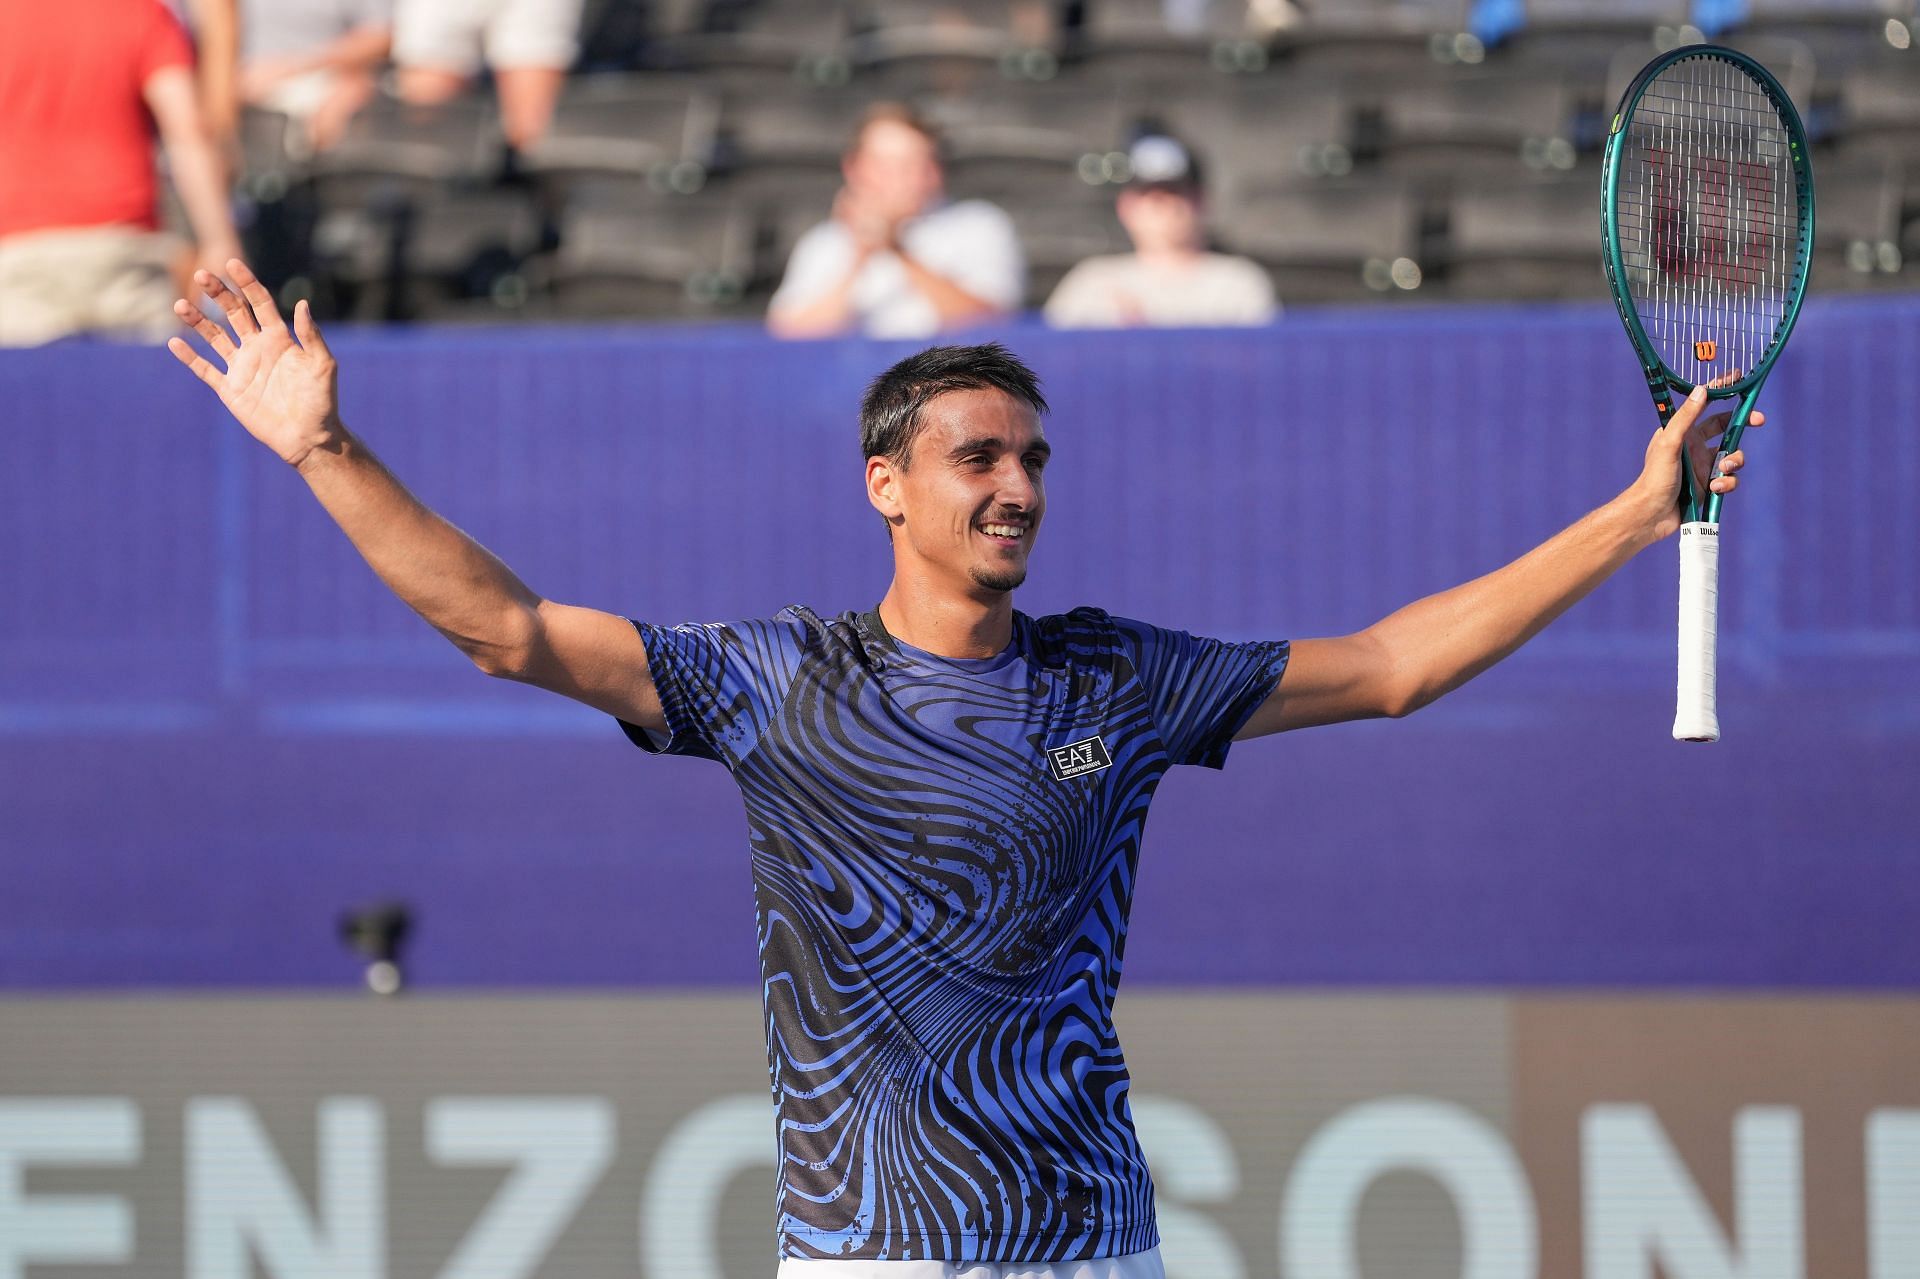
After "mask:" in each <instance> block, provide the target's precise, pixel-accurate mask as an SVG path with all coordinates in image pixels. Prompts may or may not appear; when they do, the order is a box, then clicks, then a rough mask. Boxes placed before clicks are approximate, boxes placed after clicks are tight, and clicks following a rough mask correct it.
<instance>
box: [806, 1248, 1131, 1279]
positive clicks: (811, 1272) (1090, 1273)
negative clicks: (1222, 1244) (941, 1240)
mask: <svg viewBox="0 0 1920 1279" xmlns="http://www.w3.org/2000/svg"><path fill="white" fill-rule="evenodd" d="M780 1279H1167V1272H1166V1269H1165V1268H1164V1267H1163V1266H1162V1265H1161V1264H1160V1250H1159V1249H1158V1248H1150V1249H1148V1250H1147V1251H1146V1252H1135V1253H1130V1254H1128V1255H1127V1256H1124V1257H1102V1258H1100V1259H1099V1260H1098V1261H1026V1262H1014V1263H1011V1264H1004V1263H994V1262H977V1263H974V1264H972V1265H965V1264H962V1265H955V1264H951V1263H948V1262H944V1261H839V1260H833V1261H809V1260H802V1259H801V1258H798V1257H782V1258H781V1259H780Z"/></svg>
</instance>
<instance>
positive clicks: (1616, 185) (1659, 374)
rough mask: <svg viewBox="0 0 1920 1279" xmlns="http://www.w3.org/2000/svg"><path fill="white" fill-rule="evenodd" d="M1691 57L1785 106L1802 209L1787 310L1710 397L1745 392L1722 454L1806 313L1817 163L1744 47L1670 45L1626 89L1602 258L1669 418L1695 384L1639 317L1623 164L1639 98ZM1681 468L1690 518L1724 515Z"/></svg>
mask: <svg viewBox="0 0 1920 1279" xmlns="http://www.w3.org/2000/svg"><path fill="white" fill-rule="evenodd" d="M1690 58H1713V59H1717V60H1719V61H1722V62H1730V63H1732V64H1733V65H1734V66H1736V67H1738V68H1739V69H1740V70H1741V71H1743V72H1745V73H1746V74H1748V75H1749V76H1751V77H1752V78H1753V79H1754V81H1755V82H1757V83H1758V84H1759V86H1760V88H1761V89H1762V91H1763V92H1765V93H1766V95H1767V97H1768V99H1769V100H1771V101H1772V103H1773V105H1774V107H1775V108H1776V109H1777V110H1778V111H1779V112H1780V118H1781V120H1782V122H1783V123H1784V124H1785V125H1786V131H1787V154H1788V157H1789V160H1790V162H1791V165H1792V168H1793V184H1794V197H1795V202H1796V204H1797V206H1798V211H1799V217H1798V223H1799V225H1798V228H1797V234H1796V240H1797V243H1796V244H1795V246H1794V261H1793V265H1794V272H1793V294H1792V296H1791V297H1790V298H1788V299H1787V309H1786V315H1785V316H1784V317H1783V318H1782V320H1781V321H1780V325H1779V327H1778V329H1777V330H1776V331H1775V333H1774V336H1773V340H1772V342H1771V343H1770V344H1769V345H1768V347H1767V349H1766V352H1765V354H1764V355H1763V356H1762V358H1761V360H1760V362H1759V364H1758V366H1757V367H1755V368H1752V369H1746V370H1743V371H1742V373H1741V376H1740V378H1739V380H1737V381H1735V382H1731V383H1729V384H1727V385H1726V386H1709V387H1708V388H1707V398H1708V399H1709V400H1723V399H1735V398H1738V399H1739V401H1740V404H1739V407H1738V408H1737V409H1735V411H1734V414H1733V417H1732V420H1731V421H1730V422H1729V423H1728V424H1727V430H1726V434H1725V437H1724V438H1723V440H1722V442H1721V445H1720V448H1721V451H1722V452H1724V453H1731V452H1733V451H1734V450H1735V449H1737V448H1739V447H1740V437H1741V436H1742V435H1743V434H1744V433H1745V432H1746V429H1747V420H1748V418H1750V417H1751V416H1752V414H1753V406H1754V402H1755V401H1756V400H1758V399H1759V397H1760V387H1761V385H1762V384H1763V383H1764V382H1765V381H1766V380H1767V375H1768V374H1769V373H1771V372H1772V371H1773V364H1774V361H1775V360H1777V359H1779V358H1780V352H1781V351H1782V350H1784V349H1785V348H1786V345H1787V337H1788V336H1789V335H1790V334H1791V333H1792V332H1793V326H1794V324H1795V323H1796V322H1798V320H1799V319H1800V307H1801V304H1802V303H1803V302H1804V301H1805V300H1806V294H1807V276H1808V274H1809V272H1808V266H1809V262H1810V259H1811V258H1812V255H1813V217H1814V208H1813V165H1812V162H1811V161H1810V160H1809V159H1808V157H1807V131H1806V128H1805V126H1804V125H1802V124H1801V122H1800V113H1799V112H1798V111H1797V110H1795V109H1794V105H1793V99H1792V98H1790V97H1788V96H1787V91H1786V90H1785V89H1784V88H1782V87H1781V85H1780V82H1779V81H1778V80H1776V79H1774V77H1773V73H1772V72H1770V71H1768V70H1767V69H1766V68H1765V67H1763V66H1761V65H1760V64H1759V63H1758V62H1756V61H1754V60H1753V59H1752V58H1750V57H1748V56H1747V55H1746V54H1744V53H1741V52H1740V51H1739V50H1737V49H1729V48H1727V47H1725V46H1724V45H1717V44H1688V45H1681V46H1680V47H1678V48H1676V49H1670V50H1668V51H1667V52H1666V53H1663V54H1661V55H1660V56H1659V57H1657V58H1655V59H1654V60H1653V61H1651V62H1649V63H1648V64H1647V65H1646V66H1645V67H1643V68H1641V70H1640V74H1639V75H1637V76H1635V77H1634V79H1633V83H1632V84H1630V85H1628V86H1627V91H1626V92H1625V93H1624V94H1622V95H1621V98H1620V105H1619V108H1618V109H1617V110H1616V111H1615V112H1614V114H1613V123H1612V125H1611V126H1610V128H1609V129H1608V131H1607V146H1606V153H1605V156H1604V158H1603V159H1602V161H1601V214H1600V241H1601V249H1602V254H1601V256H1602V260H1603V261H1604V262H1605V263H1606V268H1607V283H1608V285H1609V286H1610V287H1611V289H1612V291H1613V300H1614V305H1615V306H1616V307H1617V308H1618V309H1619V312H1620V322H1621V323H1622V324H1624V325H1625V326H1626V330H1627V336H1628V338H1630V339H1631V340H1632V342H1633V346H1634V350H1635V351H1636V352H1637V353H1638V354H1639V356H1640V368H1641V372H1642V373H1643V374H1644V375H1645V376H1646V379H1647V391H1648V393H1649V394H1650V395H1651V396H1652V397H1653V406H1654V410H1655V411H1656V412H1657V413H1659V415H1660V421H1661V422H1662V423H1665V422H1666V420H1667V419H1668V418H1669V417H1671V416H1672V415H1673V410H1674V400H1673V397H1674V394H1675V393H1676V392H1677V393H1678V394H1679V395H1681V396H1682V397H1684V396H1686V395H1688V394H1691V393H1692V391H1693V389H1694V383H1692V382H1690V381H1688V380H1687V379H1686V378H1684V377H1682V376H1681V375H1680V374H1679V373H1677V372H1675V371H1674V370H1673V369H1672V368H1671V367H1670V366H1669V365H1668V364H1667V362H1666V359H1665V357H1663V356H1662V355H1661V354H1660V352H1659V349H1658V348H1657V347H1655V346H1654V344H1653V341H1652V339H1650V338H1648V336H1647V331H1646V328H1645V326H1644V325H1642V324H1641V323H1640V315H1639V313H1638V312H1637V311H1636V310H1635V309H1634V305H1633V295H1632V293H1631V291H1630V290H1629V289H1628V287H1627V268H1626V263H1625V261H1624V260H1623V258H1622V256H1621V251H1620V233H1619V215H1620V203H1619V192H1620V167H1621V157H1622V154H1623V152H1624V151H1625V148H1626V136H1627V125H1628V123H1629V122H1630V121H1631V120H1632V119H1633V113H1634V111H1635V110H1636V109H1637V108H1638V107H1639V105H1640V99H1641V98H1642V97H1644V96H1645V95H1646V92H1647V89H1648V87H1649V86H1650V85H1651V84H1652V83H1653V81H1654V79H1655V78H1656V77H1657V76H1659V74H1660V73H1661V72H1662V71H1665V70H1666V69H1667V68H1668V67H1670V66H1672V65H1673V64H1674V63H1676V62H1684V61H1686V60H1688V59H1690ZM1680 472H1681V476H1680V481H1681V486H1682V487H1681V495H1682V500H1683V501H1684V503H1685V507H1686V510H1685V518H1686V520H1687V521H1689V522H1693V521H1704V522H1707V523H1716V524H1717V523H1718V522H1719V520H1720V499H1721V495H1720V494H1718V493H1711V492H1709V493H1704V494H1703V493H1698V492H1696V491H1695V488H1694V483H1693V471H1692V468H1691V467H1689V466H1688V465H1687V463H1686V459H1685V458H1684V457H1683V458H1682V459H1681V463H1680Z"/></svg>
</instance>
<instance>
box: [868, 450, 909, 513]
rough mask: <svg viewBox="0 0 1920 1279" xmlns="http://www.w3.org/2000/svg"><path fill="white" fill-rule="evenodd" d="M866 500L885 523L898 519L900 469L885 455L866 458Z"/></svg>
mask: <svg viewBox="0 0 1920 1279" xmlns="http://www.w3.org/2000/svg"><path fill="white" fill-rule="evenodd" d="M867 501H869V502H871V503H873V509H874V510H876V511H878V512H880V515H881V518H883V519H885V520H886V521H887V523H889V524H894V523H897V522H898V521H899V519H900V514H901V512H900V471H899V468H898V467H896V466H895V465H894V464H893V463H892V462H891V461H889V460H888V459H887V458H885V457H870V458H868V459H867Z"/></svg>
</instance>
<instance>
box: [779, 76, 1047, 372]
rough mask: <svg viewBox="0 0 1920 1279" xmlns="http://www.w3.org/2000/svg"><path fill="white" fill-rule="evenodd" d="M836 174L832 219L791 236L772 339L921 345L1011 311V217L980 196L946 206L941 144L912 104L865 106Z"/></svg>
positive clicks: (1016, 283)
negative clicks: (840, 180) (869, 339)
mask: <svg viewBox="0 0 1920 1279" xmlns="http://www.w3.org/2000/svg"><path fill="white" fill-rule="evenodd" d="M840 167H841V173H842V175H843V176H844V178H845V182H846V185H845V186H843V187H842V188H841V190H840V193H839V195H838V196H836V197H835V199H834V202H833V215H832V216H831V217H830V218H828V219H827V220H826V221H825V222H822V223H820V224H819V225H817V226H815V227H814V228H812V229H811V230H809V231H808V232H807V233H806V234H805V235H803V236H801V237H800V240H799V242H798V243H797V244H795V245H794V248H793V256H792V257H791V258H790V259H788V261H787V272H786V276H785V278H784V279H782V281H781V282H780V288H779V290H778V291H777V292H776V293H775V294H774V295H773V303H772V305H771V307H770V308H769V309H768V313H767V327H768V328H769V329H771V330H772V331H773V332H774V333H775V334H776V335H777V336H779V337H788V338H814V337H831V336H835V335H838V334H842V333H850V332H854V331H856V330H858V331H862V332H865V333H867V334H868V335H870V336H873V337H888V338H924V337H931V336H933V335H934V334H936V333H944V332H947V331H949V330H952V329H957V328H962V327H964V326H966V325H968V324H973V323H978V322H979V321H982V320H988V319H992V318H994V317H996V316H1000V315H1005V314H1007V313H1008V312H1010V311H1013V310H1014V309H1015V308H1017V307H1018V306H1019V305H1020V302H1021V298H1022V296H1023V294H1024V292H1025V288H1026V265H1025V262H1024V261H1023V260H1022V258H1021V255H1020V244H1019V240H1018V239H1017V238H1016V237H1015V235H1014V230H1013V223H1012V221H1011V220H1010V219H1009V218H1008V217H1007V215H1006V214H1005V213H1003V212H1002V211H1001V210H1000V209H998V208H996V207H995V206H994V205H991V204H988V203H987V202H986V201H984V200H963V201H960V202H958V203H953V204H949V203H947V202H946V199H945V174H944V173H943V171H942V168H941V162H940V140H939V137H938V135H936V134H935V133H934V131H933V129H932V127H931V126H930V125H929V124H927V123H926V122H925V121H924V120H922V119H920V117H919V116H917V115H915V114H914V112H913V111H912V110H911V109H909V108H907V107H905V106H901V105H899V104H896V103H878V104H876V105H875V106H873V107H872V108H870V109H869V110H868V112H867V114H866V116H865V118H864V119H863V120H862V121H861V123H860V127H859V129H858V130H857V131H856V132H855V134H854V137H853V143H852V145H851V146H850V147H849V148H848V150H847V153H846V155H845V157H844V158H843V159H842V161H841V166H840Z"/></svg>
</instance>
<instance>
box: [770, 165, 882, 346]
mask: <svg viewBox="0 0 1920 1279" xmlns="http://www.w3.org/2000/svg"><path fill="white" fill-rule="evenodd" d="M846 200H847V197H846V193H845V192H844V191H843V192H842V193H841V194H840V196H839V197H838V198H836V199H835V201H834V214H833V217H832V218H830V219H829V220H828V221H826V222H823V223H821V224H820V225H819V226H816V227H814V228H813V229H812V230H810V231H808V232H807V233H806V234H805V235H803V236H801V237H800V239H799V242H798V243H796V244H795V245H794V246H793V254H792V256H791V257H789V258H788V259H787V271H786V275H785V276H784V277H783V278H782V279H781V281H780V288H779V289H778V290H777V291H776V292H775V293H774V295H773V301H772V302H770V303H769V304H768V305H767V331H768V332H769V333H771V334H773V335H774V336H775V337H778V338H828V337H838V336H840V335H841V334H843V333H850V332H852V331H853V329H854V328H855V327H856V326H857V325H858V324H859V321H860V315H859V312H858V310H857V309H856V308H855V306H854V302H853V289H854V285H855V284H856V283H857V282H858V281H859V279H860V273H861V271H863V270H865V269H866V265H867V260H868V259H869V258H870V257H872V256H873V252H874V246H873V245H872V244H869V243H866V242H863V241H862V240H860V239H859V237H858V236H856V235H853V234H852V233H851V232H850V231H849V230H848V229H847V221H846V218H845V216H844V209H845V207H846Z"/></svg>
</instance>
